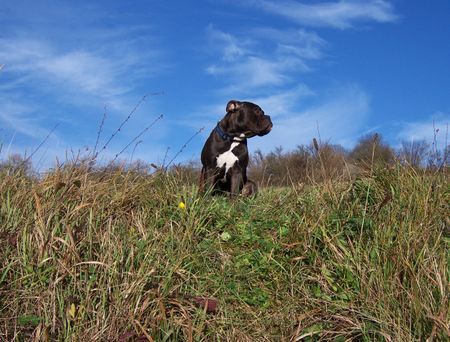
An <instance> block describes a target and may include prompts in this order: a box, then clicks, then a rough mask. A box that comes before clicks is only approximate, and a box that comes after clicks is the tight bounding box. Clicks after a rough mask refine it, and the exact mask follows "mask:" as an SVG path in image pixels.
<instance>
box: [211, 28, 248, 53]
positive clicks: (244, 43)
mask: <svg viewBox="0 0 450 342" xmlns="http://www.w3.org/2000/svg"><path fill="white" fill-rule="evenodd" d="M206 33H207V36H208V39H209V43H210V44H211V45H213V46H215V47H216V48H217V50H219V51H221V53H222V59H223V60H225V61H233V60H236V59H237V58H239V57H242V56H244V55H246V54H248V53H249V46H250V45H251V44H252V42H251V41H250V40H248V39H241V40H239V39H237V38H236V37H234V36H233V35H231V34H229V33H226V32H222V31H220V30H216V29H215V28H214V27H213V26H212V25H210V26H208V28H207V29H206Z"/></svg>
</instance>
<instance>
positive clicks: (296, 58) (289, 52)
mask: <svg viewBox="0 0 450 342" xmlns="http://www.w3.org/2000/svg"><path fill="white" fill-rule="evenodd" d="M207 34H208V37H209V41H210V47H212V48H213V49H215V50H216V51H217V53H220V54H221V58H220V59H218V62H217V63H215V64H212V65H209V66H208V67H207V68H206V72H207V73H208V74H210V75H213V76H216V77H221V78H222V79H223V80H224V81H226V82H227V83H228V86H226V87H224V88H223V89H222V93H237V92H239V93H241V94H247V95H248V94H249V91H250V90H251V89H252V90H253V91H254V90H255V89H261V88H263V87H274V86H281V85H284V84H286V83H289V82H290V81H292V73H293V72H295V73H299V72H300V73H301V72H307V71H310V70H311V68H310V66H309V65H308V61H309V60H317V59H320V58H322V56H323V53H322V50H323V49H324V48H325V47H326V45H327V44H326V42H325V40H323V39H322V38H320V37H319V36H318V35H317V34H316V33H314V32H311V33H310V32H307V31H305V30H291V31H281V30H275V29H271V28H257V29H252V30H250V31H249V32H242V33H239V34H238V35H232V34H230V33H226V32H223V31H220V30H217V29H214V28H213V27H211V26H210V27H208V29H207ZM244 37H245V38H244Z"/></svg>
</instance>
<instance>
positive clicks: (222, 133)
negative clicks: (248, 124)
mask: <svg viewBox="0 0 450 342" xmlns="http://www.w3.org/2000/svg"><path fill="white" fill-rule="evenodd" d="M214 131H215V132H216V134H217V135H219V137H220V138H221V139H222V140H224V141H230V142H242V141H245V140H246V137H245V134H241V135H240V136H238V135H234V134H230V133H228V132H227V131H226V129H224V128H223V122H222V121H219V122H218V123H217V125H216V127H215V128H214Z"/></svg>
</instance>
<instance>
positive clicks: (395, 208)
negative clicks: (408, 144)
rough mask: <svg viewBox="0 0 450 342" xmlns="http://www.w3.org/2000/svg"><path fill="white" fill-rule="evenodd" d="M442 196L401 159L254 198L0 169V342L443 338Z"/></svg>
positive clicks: (134, 178) (98, 175)
mask: <svg viewBox="0 0 450 342" xmlns="http://www.w3.org/2000/svg"><path fill="white" fill-rule="evenodd" d="M449 194H450V191H449V185H448V177H447V176H446V175H445V174H442V173H435V174H433V173H431V172H428V173H426V172H425V171H415V170H413V169H409V168H405V167H400V166H399V167H395V168H392V169H380V170H377V171H374V172H373V174H368V175H367V176H364V177H360V178H359V179H357V180H355V181H353V182H348V183H342V182H340V183H339V182H331V181H330V182H326V183H323V184H315V185H314V184H313V185H304V186H301V185H299V186H292V187H290V188H264V189H262V190H261V192H260V194H259V196H258V197H256V198H254V199H243V198H236V199H229V198H226V197H220V196H219V197H210V196H204V197H202V196H198V195H197V193H196V190H195V189H194V188H192V187H189V186H186V185H184V184H181V182H180V177H178V176H177V175H176V174H159V173H155V174H153V175H143V174H142V173H137V172H133V171H121V170H115V171H111V172H109V173H108V172H105V171H103V172H93V171H88V170H87V169H86V168H84V167H70V166H68V167H64V168H61V169H59V170H55V171H53V172H51V173H49V174H47V175H46V176H44V177H42V178H41V179H39V180H36V179H30V178H27V177H25V176H23V175H21V174H20V173H15V174H10V175H8V174H7V173H5V172H4V173H2V174H0V340H5V341H11V340H17V341H28V340H33V339H34V340H35V341H39V340H42V341H53V340H73V341H147V340H149V341H289V340H292V341H317V340H333V341H346V340H358V341H373V340H376V341H425V340H426V339H429V341H431V340H439V341H443V340H446V339H448V338H449V334H450V328H449V319H450V317H449V294H450V292H449V290H450V288H449V261H450V259H449V258H450V255H449V247H450V239H449V217H448V213H449V212H450V210H449ZM180 202H182V203H183V204H184V206H183V205H180Z"/></svg>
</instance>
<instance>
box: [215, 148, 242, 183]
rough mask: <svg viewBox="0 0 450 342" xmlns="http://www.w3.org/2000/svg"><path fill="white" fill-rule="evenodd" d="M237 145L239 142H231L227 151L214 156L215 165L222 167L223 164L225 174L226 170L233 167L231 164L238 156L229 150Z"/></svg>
mask: <svg viewBox="0 0 450 342" xmlns="http://www.w3.org/2000/svg"><path fill="white" fill-rule="evenodd" d="M238 145H239V142H233V143H232V144H231V146H230V149H229V150H228V151H225V152H223V153H222V154H219V155H218V156H217V158H216V160H217V167H220V168H222V167H223V166H224V165H225V175H226V174H227V173H228V170H229V169H230V168H231V167H233V165H234V164H235V163H236V162H237V161H238V157H236V155H235V154H234V153H233V152H231V151H233V149H234V148H235V147H236V146H238Z"/></svg>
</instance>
